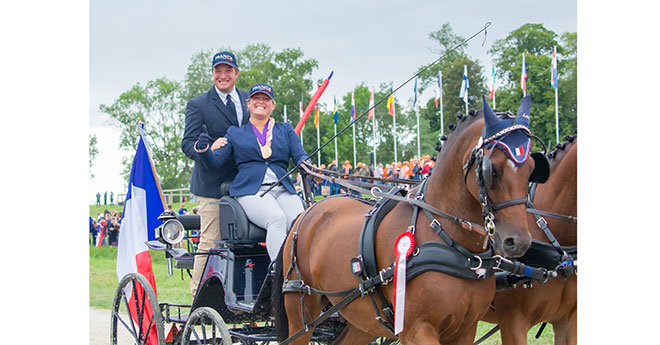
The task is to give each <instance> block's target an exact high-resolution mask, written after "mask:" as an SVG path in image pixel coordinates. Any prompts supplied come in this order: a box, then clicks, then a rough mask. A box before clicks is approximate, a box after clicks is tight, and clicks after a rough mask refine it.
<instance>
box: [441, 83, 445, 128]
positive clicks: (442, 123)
mask: <svg viewBox="0 0 660 345" xmlns="http://www.w3.org/2000/svg"><path fill="white" fill-rule="evenodd" d="M440 76H441V77H440V85H441V86H442V71H440ZM442 93H443V89H442V87H441V88H440V136H443V135H445V122H444V119H443V112H442Z"/></svg>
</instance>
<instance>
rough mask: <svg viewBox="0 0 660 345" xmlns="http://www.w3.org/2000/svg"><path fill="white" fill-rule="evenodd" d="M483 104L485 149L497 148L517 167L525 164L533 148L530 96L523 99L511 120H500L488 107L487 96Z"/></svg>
mask: <svg viewBox="0 0 660 345" xmlns="http://www.w3.org/2000/svg"><path fill="white" fill-rule="evenodd" d="M483 102H484V122H485V125H484V130H483V132H482V135H481V136H482V137H483V138H484V143H485V145H484V147H485V148H492V147H493V146H497V147H499V148H500V149H501V150H502V151H503V152H504V153H505V154H506V155H507V157H509V159H511V160H512V161H513V162H514V163H515V164H516V165H518V166H520V165H522V164H524V163H525V161H526V160H527V157H528V156H529V152H530V150H531V147H532V140H531V138H530V134H531V131H530V125H529V114H530V109H531V97H530V95H527V96H525V97H524V98H523V99H522V102H521V103H520V108H519V109H518V114H517V115H516V117H515V118H509V119H500V118H498V117H497V115H495V113H494V112H493V110H492V109H491V108H490V106H489V105H488V101H486V97H485V96H483Z"/></svg>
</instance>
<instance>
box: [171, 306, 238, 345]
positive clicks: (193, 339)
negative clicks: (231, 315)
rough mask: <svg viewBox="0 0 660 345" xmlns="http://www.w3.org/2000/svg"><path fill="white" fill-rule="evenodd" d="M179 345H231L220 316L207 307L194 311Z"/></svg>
mask: <svg viewBox="0 0 660 345" xmlns="http://www.w3.org/2000/svg"><path fill="white" fill-rule="evenodd" d="M181 344H182V345H188V344H224V345H231V344H232V341H231V336H230V335H229V330H228V329H227V325H225V321H224V320H222V317H221V316H220V314H218V312H217V311H215V310H214V309H212V308H209V307H199V308H197V309H195V310H194V311H193V312H192V313H191V314H190V316H189V317H188V320H187V321H186V324H185V326H184V328H183V334H182V336H181Z"/></svg>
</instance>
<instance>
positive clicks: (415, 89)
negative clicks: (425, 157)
mask: <svg viewBox="0 0 660 345" xmlns="http://www.w3.org/2000/svg"><path fill="white" fill-rule="evenodd" d="M414 92H415V95H414V98H413V111H414V112H415V115H416V117H417V158H420V157H422V153H421V147H420V144H419V141H420V136H419V111H418V110H417V77H415V88H414Z"/></svg>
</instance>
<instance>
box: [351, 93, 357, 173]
mask: <svg viewBox="0 0 660 345" xmlns="http://www.w3.org/2000/svg"><path fill="white" fill-rule="evenodd" d="M355 113H356V110H355V92H351V122H355V115H356V114H355ZM356 126H357V124H353V126H351V127H353V167H354V169H356V168H357V151H356V150H355V127H356Z"/></svg>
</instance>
